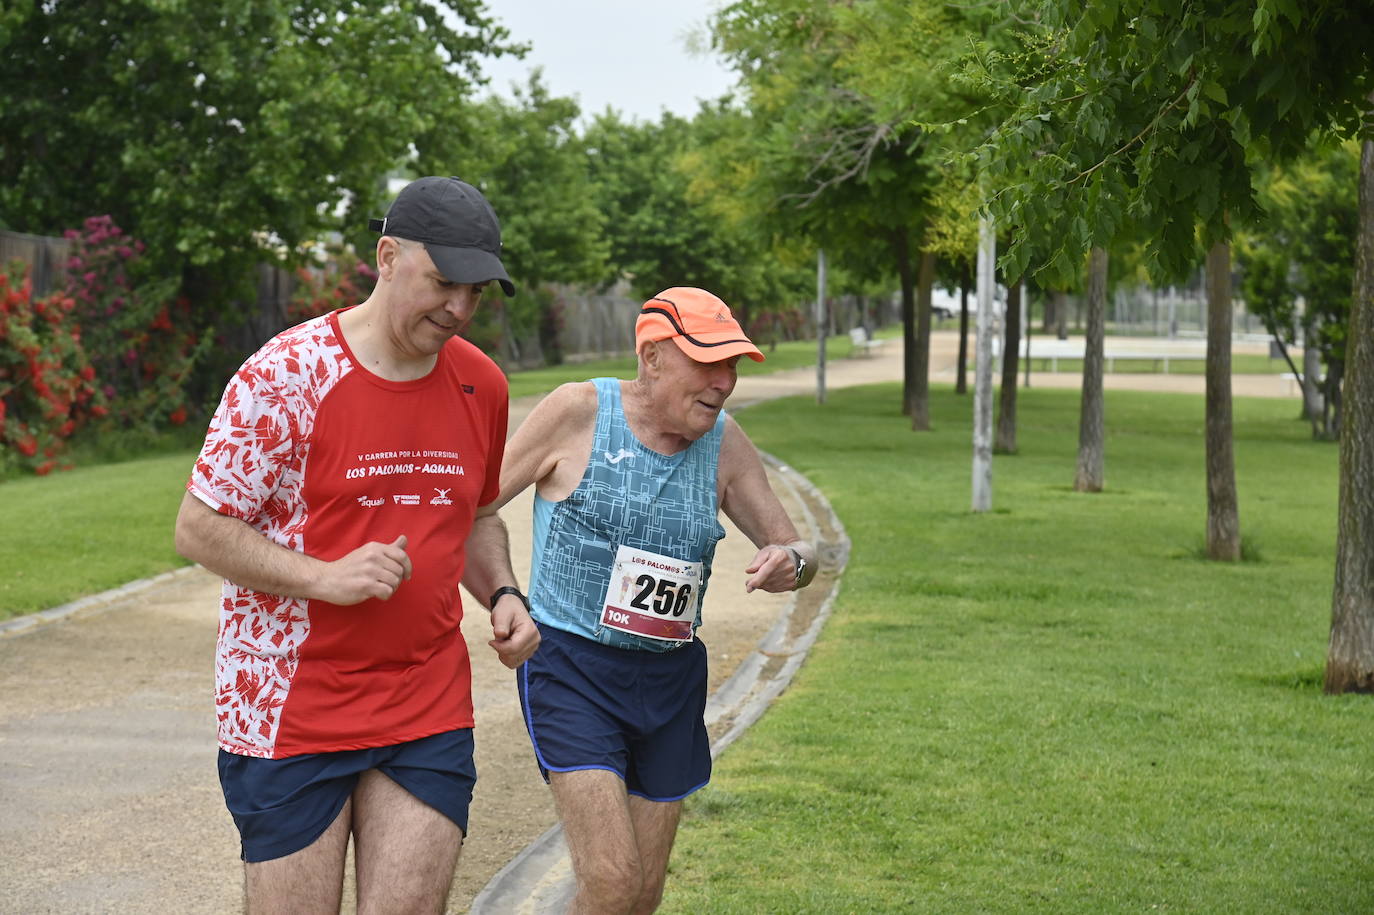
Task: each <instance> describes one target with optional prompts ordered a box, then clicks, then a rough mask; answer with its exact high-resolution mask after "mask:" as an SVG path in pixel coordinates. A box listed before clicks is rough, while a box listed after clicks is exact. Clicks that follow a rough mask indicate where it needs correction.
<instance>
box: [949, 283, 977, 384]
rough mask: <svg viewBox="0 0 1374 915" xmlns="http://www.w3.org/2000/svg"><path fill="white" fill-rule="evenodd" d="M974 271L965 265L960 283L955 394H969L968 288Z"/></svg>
mask: <svg viewBox="0 0 1374 915" xmlns="http://www.w3.org/2000/svg"><path fill="white" fill-rule="evenodd" d="M972 273H973V272H972V270H970V269H969V266H968V264H965V265H964V275H963V278H962V279H961V280H960V282H959V364H958V365H957V366H956V367H955V372H954V393H956V394H967V393H968V288H969V287H970V286H972V285H973V275H972Z"/></svg>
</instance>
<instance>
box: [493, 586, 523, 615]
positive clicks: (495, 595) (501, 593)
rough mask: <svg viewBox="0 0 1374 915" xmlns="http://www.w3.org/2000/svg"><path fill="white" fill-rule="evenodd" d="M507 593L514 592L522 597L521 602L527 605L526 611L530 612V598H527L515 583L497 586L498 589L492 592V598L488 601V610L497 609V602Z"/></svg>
mask: <svg viewBox="0 0 1374 915" xmlns="http://www.w3.org/2000/svg"><path fill="white" fill-rule="evenodd" d="M507 594H514V595H515V596H516V597H518V598H520V603H522V604H524V605H525V612H526V613H529V612H530V601H529V598H527V597H526V596H525V595H524V594H523V593H522V592H521V591H520V589H519V588H517V587H515V586H514V585H505V586H503V587H500V588H497V589H496V590H495V591H494V592H493V593H492V595H491V600H489V601H487V608H488V611H490V610H495V609H496V602H497V601H498V600H500V599H501V598H503V597H505V596H506V595H507Z"/></svg>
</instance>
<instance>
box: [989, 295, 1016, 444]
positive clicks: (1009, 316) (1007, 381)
mask: <svg viewBox="0 0 1374 915" xmlns="http://www.w3.org/2000/svg"><path fill="white" fill-rule="evenodd" d="M1004 323H1005V327H1004V329H1003V335H1002V391H1001V396H1000V397H999V402H998V407H999V408H1000V409H999V410H998V413H997V436H996V438H994V439H993V442H992V450H993V452H994V453H997V454H1015V453H1016V371H1017V368H1018V365H1017V363H1018V361H1019V357H1020V349H1021V284H1020V283H1019V282H1018V283H1010V284H1008V286H1007V313H1006V317H1005V322H1004Z"/></svg>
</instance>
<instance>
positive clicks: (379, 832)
mask: <svg viewBox="0 0 1374 915" xmlns="http://www.w3.org/2000/svg"><path fill="white" fill-rule="evenodd" d="M462 848H463V832H462V830H460V829H459V828H458V826H457V824H455V823H454V822H453V821H452V820H450V819H449V818H448V817H446V816H444V815H443V814H442V813H440V812H439V811H437V810H435V809H434V808H433V807H430V806H429V805H428V804H426V803H424V802H423V801H421V800H420V799H419V798H417V797H415V795H413V794H411V793H410V792H409V791H406V790H405V789H404V788H402V787H401V786H400V785H398V784H396V783H395V782H393V781H392V780H391V779H389V778H387V777H386V776H385V775H384V774H382V773H381V772H379V771H377V770H376V769H369V770H367V771H366V772H364V773H363V774H362V776H361V777H359V779H358V786H357V787H356V788H354V789H353V854H354V859H355V863H356V866H357V871H358V915H373V913H377V915H380V913H383V912H385V913H388V915H390V913H402V912H404V913H432V912H442V911H444V907H445V905H446V904H447V902H448V893H449V888H450V887H451V886H452V884H453V872H454V870H455V868H457V866H458V855H459V852H461V851H462Z"/></svg>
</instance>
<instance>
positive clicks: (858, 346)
mask: <svg viewBox="0 0 1374 915" xmlns="http://www.w3.org/2000/svg"><path fill="white" fill-rule="evenodd" d="M849 342H850V343H852V344H853V349H852V350H851V354H855V355H863V356H867V355H868V354H869V353H871V352H873V351H874V350H876V349H878V348H879V347H881V346H882V345H883V343H885V342H886V341H884V340H877V339H875V338H873V337H870V336H869V335H868V331H867V330H866V329H864V328H862V327H855V328H853V329H852V330H850V332H849Z"/></svg>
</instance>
